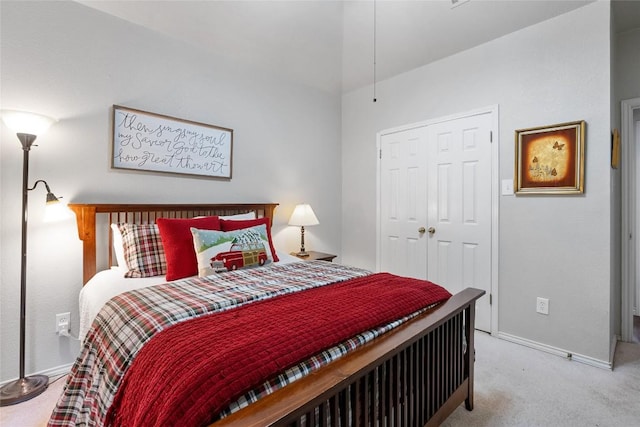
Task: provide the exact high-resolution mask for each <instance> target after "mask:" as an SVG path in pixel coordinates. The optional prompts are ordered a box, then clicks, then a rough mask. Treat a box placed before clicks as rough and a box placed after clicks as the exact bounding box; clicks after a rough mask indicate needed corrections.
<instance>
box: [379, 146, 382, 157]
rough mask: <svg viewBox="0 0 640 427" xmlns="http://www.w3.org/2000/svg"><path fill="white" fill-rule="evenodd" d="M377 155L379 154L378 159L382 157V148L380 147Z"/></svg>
mask: <svg viewBox="0 0 640 427" xmlns="http://www.w3.org/2000/svg"><path fill="white" fill-rule="evenodd" d="M379 156H380V159H382V148H381V149H380V154H379Z"/></svg>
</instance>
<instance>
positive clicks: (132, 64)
mask: <svg viewBox="0 0 640 427" xmlns="http://www.w3.org/2000/svg"><path fill="white" fill-rule="evenodd" d="M0 7H1V19H2V21H1V46H0V48H1V55H2V56H1V67H2V68H1V70H0V71H1V73H0V74H1V80H0V84H1V93H0V94H1V102H2V108H7V109H21V110H27V111H33V112H39V113H42V114H47V115H50V116H54V117H57V118H59V122H58V123H57V124H56V125H54V126H53V127H52V128H51V129H50V130H49V132H48V133H47V134H45V135H43V136H41V137H40V138H38V140H37V141H36V144H37V145H38V146H37V147H34V148H33V149H32V150H31V155H30V157H31V162H30V172H31V173H30V182H31V183H33V182H34V181H35V180H36V179H46V180H47V181H48V183H49V184H50V186H51V188H52V190H53V192H54V193H55V194H56V195H59V196H64V198H65V199H66V200H67V201H72V202H98V201H102V202H134V201H137V202H167V203H170V202H176V203H183V202H190V203H197V202H220V203H222V202H252V201H255V202H261V201H266V202H278V203H280V207H279V208H278V209H277V210H276V218H275V224H274V240H275V243H276V246H278V247H279V248H281V249H283V250H285V251H292V250H296V249H297V247H299V241H300V240H299V239H300V237H299V236H300V234H299V229H296V228H292V227H287V226H286V222H287V220H288V217H289V215H290V214H291V212H292V211H293V207H294V205H295V204H296V203H301V202H303V201H304V202H308V203H310V204H311V205H312V206H313V208H314V210H315V212H316V214H317V216H318V218H319V220H320V225H318V226H316V227H309V229H308V230H307V231H306V243H307V248H309V249H316V250H323V251H327V252H332V253H339V249H340V228H341V223H340V222H341V217H340V212H341V209H340V202H341V196H340V185H341V184H340V183H341V175H340V168H339V164H340V120H341V117H340V98H339V97H338V96H335V95H329V94H325V93H322V92H319V91H317V90H315V89H310V88H306V87H303V86H299V85H295V84H293V83H290V82H287V81H284V80H283V79H281V78H279V77H278V76H274V75H268V74H266V73H263V72H259V71H257V70H253V69H248V68H247V67H244V66H242V64H236V63H229V62H228V61H226V60H224V59H221V58H216V57H212V56H211V55H210V54H203V53H201V52H199V51H198V50H196V49H195V48H192V47H190V46H188V45H185V44H182V43H180V42H177V41H174V40H171V39H168V38H166V37H164V36H161V35H159V34H157V33H154V32H151V31H149V30H146V29H143V28H142V27H138V26H135V25H132V24H130V23H127V22H125V21H123V20H120V19H117V18H114V17H112V16H109V15H106V14H103V13H101V12H98V11H96V10H94V9H91V8H87V7H85V6H83V5H80V4H78V3H74V2H7V1H2V2H1V3H0ZM113 104H119V105H125V106H128V107H132V108H138V109H142V110H146V111H151V112H156V113H160V114H166V115H170V116H174V117H179V118H184V119H189V120H193V121H199V122H203V123H208V124H213V125H219V126H224V127H229V128H232V129H234V147H233V150H234V151H233V179H232V180H231V181H220V180H211V179H199V178H192V177H178V176H175V175H166V174H150V173H135V172H131V171H123V170H112V169H111V168H110V144H111V142H110V136H109V117H110V107H111V106H112V105H113ZM1 131H2V132H1V137H2V142H1V144H0V149H1V150H2V152H1V159H0V165H1V172H0V183H1V190H2V197H1V198H0V200H2V205H1V207H0V217H1V223H0V237H1V239H0V259H1V261H0V281H1V286H0V288H1V290H0V296H1V303H0V310H1V314H0V323H1V326H0V345H1V352H0V357H1V370H0V381H5V380H9V379H12V378H16V377H17V375H18V325H19V318H18V317H19V316H18V313H19V308H18V306H19V284H20V253H19V252H20V249H19V248H20V221H21V220H20V216H21V213H20V199H21V182H22V150H21V148H20V143H19V142H18V140H17V138H16V137H15V135H13V134H12V133H11V132H10V131H9V130H8V129H7V128H6V127H5V126H2V129H1ZM44 197H45V192H44V190H43V189H42V188H38V189H37V190H35V191H33V192H30V198H29V203H30V204H29V206H30V211H29V248H28V261H29V262H28V275H27V278H28V289H29V291H28V305H27V322H28V328H27V345H26V350H27V358H26V372H27V374H30V373H33V372H39V371H42V370H48V369H51V368H55V367H57V366H60V365H65V364H69V363H72V362H73V360H74V358H75V356H76V353H77V350H78V348H79V347H78V344H77V343H74V342H71V341H70V340H68V339H67V338H59V337H57V336H56V335H55V333H54V320H55V314H56V313H60V312H65V311H70V312H71V313H72V327H73V329H74V331H76V332H77V326H78V324H77V319H78V311H77V306H78V304H77V298H78V292H79V291H80V289H81V283H82V282H81V280H82V274H81V258H80V256H81V243H80V241H79V240H78V238H77V233H76V230H75V225H74V222H73V221H72V220H69V221H65V222H62V223H58V224H55V225H47V226H45V225H44V224H43V223H42V210H43V205H44Z"/></svg>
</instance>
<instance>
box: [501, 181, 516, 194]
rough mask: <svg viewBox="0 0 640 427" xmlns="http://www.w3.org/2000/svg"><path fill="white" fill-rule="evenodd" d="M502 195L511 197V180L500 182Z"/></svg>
mask: <svg viewBox="0 0 640 427" xmlns="http://www.w3.org/2000/svg"><path fill="white" fill-rule="evenodd" d="M502 195H503V196H513V179H503V180H502Z"/></svg>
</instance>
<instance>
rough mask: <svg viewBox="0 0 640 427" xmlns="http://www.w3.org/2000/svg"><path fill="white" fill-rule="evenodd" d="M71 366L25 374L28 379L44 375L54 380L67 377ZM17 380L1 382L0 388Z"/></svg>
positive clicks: (71, 364) (70, 364)
mask: <svg viewBox="0 0 640 427" xmlns="http://www.w3.org/2000/svg"><path fill="white" fill-rule="evenodd" d="M72 366H73V363H69V364H67V365H60V366H56V367H55V368H50V369H45V370H44V371H40V372H33V373H31V374H27V376H28V377H29V376H31V375H46V376H47V377H49V379H50V380H51V378H54V379H55V377H59V376H62V375H67V374H68V373H69V372H70V371H71V367H72ZM17 379H18V378H13V379H10V380H6V381H2V382H0V387H2V386H3V385H5V384H8V383H10V382H11V381H15V380H17Z"/></svg>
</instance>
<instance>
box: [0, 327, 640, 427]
mask: <svg viewBox="0 0 640 427" xmlns="http://www.w3.org/2000/svg"><path fill="white" fill-rule="evenodd" d="M614 366H615V368H614V370H613V371H608V370H604V369H599V368H594V367H591V366H587V365H584V364H582V363H578V362H572V361H568V360H565V359H562V358H560V357H558V356H554V355H551V354H547V353H543V352H541V351H538V350H533V349H530V348H527V347H523V346H520V345H518V344H513V343H511V342H507V341H503V340H499V339H497V338H493V337H491V336H489V335H487V334H484V333H481V332H478V333H476V381H475V385H476V387H475V391H476V393H475V408H474V410H473V411H471V412H469V411H467V410H466V409H464V406H461V407H460V408H458V409H457V410H456V411H455V412H454V413H453V414H452V415H451V417H449V419H447V421H446V422H445V423H444V425H443V427H458V426H474V427H475V426H478V427H489V426H491V427H499V426H527V427H530V426H531V427H533V426H545V427H554V426H558V427H560V426H562V427H571V426H576V427H578V426H579V427H584V426H601V427H608V426H611V427H630V426H640V403H639V402H640V344H632V343H618V349H617V352H616V358H615V365H614ZM63 385H64V378H63V379H61V380H59V381H56V382H54V383H53V384H51V385H50V386H49V388H48V389H47V391H45V392H44V393H43V394H41V395H40V396H38V397H36V398H34V399H32V400H30V401H28V402H24V403H21V404H19V405H14V406H8V407H4V408H0V426H1V427H39V426H45V425H46V423H47V419H48V417H49V414H50V413H51V410H52V409H53V407H54V406H55V403H56V400H57V398H58V395H59V394H60V393H61V392H62V386H63Z"/></svg>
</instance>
